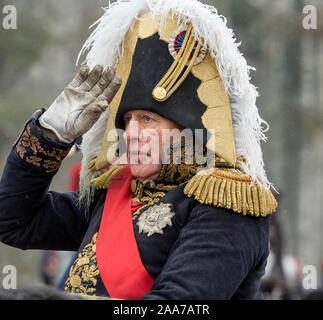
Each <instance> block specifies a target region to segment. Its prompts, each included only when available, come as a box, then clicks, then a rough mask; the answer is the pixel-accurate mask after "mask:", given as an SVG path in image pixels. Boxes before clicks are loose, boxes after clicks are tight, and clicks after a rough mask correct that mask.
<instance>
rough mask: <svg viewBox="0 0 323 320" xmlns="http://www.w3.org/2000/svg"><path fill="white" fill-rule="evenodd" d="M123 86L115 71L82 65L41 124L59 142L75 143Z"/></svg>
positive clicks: (41, 120)
mask: <svg viewBox="0 0 323 320" xmlns="http://www.w3.org/2000/svg"><path fill="white" fill-rule="evenodd" d="M120 86H121V79H120V78H118V77H116V76H115V74H114V72H113V70H112V69H111V68H107V69H106V70H103V67H102V66H101V65H96V66H95V67H94V68H93V69H92V71H90V68H89V67H88V66H82V67H81V69H80V71H79V72H78V73H77V75H76V76H75V78H74V79H73V80H72V82H71V83H70V84H69V85H68V86H67V87H66V88H65V89H64V91H63V92H62V93H61V94H60V95H59V96H58V98H57V99H56V100H55V102H54V103H53V104H52V105H51V106H50V107H49V108H48V110H46V111H45V112H44V113H43V114H42V115H41V117H40V118H39V124H40V125H41V127H43V128H45V129H49V130H50V131H52V132H53V133H54V134H55V135H56V137H57V139H58V141H60V142H64V143H71V142H73V141H74V140H75V139H77V138H78V137H80V136H81V135H83V134H84V133H86V132H87V131H88V130H90V129H91V127H92V126H93V125H94V123H95V122H96V121H97V120H98V119H99V117H100V115H101V113H102V112H103V111H104V110H106V108H107V107H108V106H109V103H110V102H111V101H112V99H113V97H114V96H115V94H116V93H117V91H118V90H119V88H120ZM45 132H48V131H47V130H45ZM49 137H50V136H49ZM50 138H51V137H50Z"/></svg>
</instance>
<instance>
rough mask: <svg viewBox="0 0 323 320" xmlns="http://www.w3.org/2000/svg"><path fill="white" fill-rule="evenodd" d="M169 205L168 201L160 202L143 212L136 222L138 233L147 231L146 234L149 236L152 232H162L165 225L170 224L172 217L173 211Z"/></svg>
mask: <svg viewBox="0 0 323 320" xmlns="http://www.w3.org/2000/svg"><path fill="white" fill-rule="evenodd" d="M170 207H171V204H170V203H160V204H158V205H157V204H156V205H154V206H152V207H150V208H149V209H147V210H146V211H145V212H143V213H142V214H141V215H140V216H139V219H138V222H137V226H138V227H139V233H142V232H145V233H148V235H147V236H148V237H150V236H151V235H152V234H154V233H160V234H162V233H163V229H164V228H165V227H166V226H167V225H169V226H172V217H173V216H174V215H175V213H174V212H172V210H171V208H170Z"/></svg>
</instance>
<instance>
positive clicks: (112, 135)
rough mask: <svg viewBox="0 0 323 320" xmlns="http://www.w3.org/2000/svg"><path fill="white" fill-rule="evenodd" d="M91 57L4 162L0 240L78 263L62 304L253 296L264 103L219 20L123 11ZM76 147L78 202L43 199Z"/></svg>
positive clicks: (189, 8)
mask: <svg viewBox="0 0 323 320" xmlns="http://www.w3.org/2000/svg"><path fill="white" fill-rule="evenodd" d="M84 50H88V55H87V57H86V60H85V63H86V64H87V65H88V66H89V67H88V66H83V67H82V68H81V69H80V71H79V73H78V74H77V75H76V77H75V78H74V80H73V81H72V82H71V83H70V84H69V85H68V87H67V88H65V89H64V91H63V92H62V94H61V95H60V96H59V97H58V98H57V99H56V101H55V102H54V103H53V104H52V105H51V106H50V107H49V108H48V109H47V110H46V109H41V110H39V111H37V112H36V113H35V114H34V115H33V116H32V118H31V119H30V120H29V121H28V122H27V124H26V125H25V128H24V130H23V132H22V134H21V135H20V136H19V138H18V139H17V141H16V143H15V144H14V146H13V149H12V151H11V153H10V155H9V157H8V159H7V164H6V167H5V169H4V172H3V175H2V180H1V183H0V240H1V241H2V242H4V243H6V244H8V245H11V246H14V247H18V248H21V249H45V250H48V249H50V250H70V251H74V250H75V251H78V255H77V257H76V260H75V262H74V263H73V265H72V267H71V269H70V272H69V276H68V279H67V280H66V283H65V290H66V291H67V292H72V293H80V294H87V295H97V296H107V297H112V298H116V299H251V298H253V297H254V296H255V294H256V291H257V289H258V287H259V285H260V279H261V276H262V275H263V274H264V269H265V265H266V260H267V256H268V253H269V230H268V229H269V217H270V214H271V213H272V212H274V211H275V209H276V206H277V203H276V201H275V199H274V197H273V195H272V193H271V192H270V183H269V182H268V180H267V178H266V175H265V171H264V168H263V161H262V153H261V148H260V140H262V139H265V136H264V134H263V129H262V127H261V124H262V123H263V120H262V119H261V118H260V116H259V115H258V111H257V107H256V105H255V101H256V97H257V91H256V89H255V87H254V86H253V85H252V84H250V82H249V69H250V67H248V65H247V64H246V61H245V59H244V58H243V56H242V55H241V54H240V52H239V51H238V49H237V45H236V43H235V40H234V38H233V34H232V32H231V30H230V29H228V28H227V27H226V23H225V20H224V18H223V17H222V16H219V15H218V14H217V12H216V10H215V9H214V8H213V7H209V6H206V5H203V4H201V3H200V2H198V1H196V0H189V1H175V0H166V1H150V0H146V1H142V0H140V1H139V0H138V1H137V0H136V1H117V2H115V3H113V4H112V5H110V7H109V8H108V9H107V10H106V12H105V14H104V15H103V17H102V18H101V19H100V20H99V23H98V26H97V28H96V30H95V31H94V32H93V34H92V35H91V36H90V38H89V39H88V41H87V42H86V44H85V46H84ZM108 66H111V68H110V67H108ZM174 130H175V131H174ZM176 130H177V131H176ZM184 131H185V132H186V133H187V132H192V133H193V134H192V135H191V136H190V137H189V138H187V136H185V137H184V135H183V132H184ZM120 132H121V133H123V135H121V134H120ZM165 132H166V134H165ZM173 132H179V133H180V135H179V136H177V137H176V135H173V134H172V133H173ZM80 136H83V142H82V146H81V148H82V152H83V160H82V170H81V178H80V191H79V192H67V193H66V192H65V193H59V192H54V191H48V188H49V186H50V183H51V180H52V178H53V176H54V175H55V174H56V173H57V171H58V169H59V167H60V164H61V161H62V160H63V158H64V157H65V156H66V155H67V153H68V151H69V150H70V148H71V147H72V146H73V143H74V142H75V140H76V139H77V138H78V137H80ZM164 137H166V138H167V139H168V140H169V141H170V143H166V142H165V140H163V138H164ZM183 137H184V138H183ZM124 146H126V149H125V148H124ZM125 159H126V161H125Z"/></svg>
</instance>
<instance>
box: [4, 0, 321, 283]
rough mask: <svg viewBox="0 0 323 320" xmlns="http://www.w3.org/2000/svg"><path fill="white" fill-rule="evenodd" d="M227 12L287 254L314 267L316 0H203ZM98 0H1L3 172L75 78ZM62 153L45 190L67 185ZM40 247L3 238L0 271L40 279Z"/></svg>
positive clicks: (317, 254)
mask: <svg viewBox="0 0 323 320" xmlns="http://www.w3.org/2000/svg"><path fill="white" fill-rule="evenodd" d="M202 2H204V3H208V4H212V5H214V6H215V7H217V8H218V11H219V12H220V13H221V14H223V15H224V16H225V17H226V18H227V21H228V22H227V23H228V26H229V27H230V28H232V29H233V30H234V32H235V34H236V37H237V42H241V46H240V50H241V51H242V52H243V54H244V56H245V57H246V59H247V61H248V64H249V65H251V66H253V67H255V68H256V69H257V71H256V72H252V73H251V77H252V82H253V84H255V85H256V86H257V87H258V90H259V93H260V97H259V99H258V108H259V112H260V115H261V116H262V117H263V118H264V119H265V120H266V121H267V122H268V123H269V125H270V130H269V131H268V132H267V136H268V142H267V143H265V144H263V153H264V162H265V165H266V170H267V174H268V177H269V179H270V181H272V182H273V183H274V185H275V187H276V189H277V190H278V191H279V192H280V195H279V216H277V217H278V219H279V220H280V222H281V224H282V230H283V239H284V248H283V249H284V252H285V253H286V254H292V255H296V256H298V257H299V258H300V259H301V261H302V263H303V264H304V265H307V264H310V265H314V266H316V267H317V269H318V270H319V266H320V261H321V260H322V259H323V246H322V243H323V234H322V229H323V212H322V211H323V209H322V208H323V197H322V190H323V148H322V139H323V125H322V124H323V90H322V89H323V3H322V1H319V0H312V1H310V2H308V1H304V0H283V1H280V0H272V1H265V0H225V1H224V0H208V1H202ZM107 3H108V1H103V0H92V1H87V0H65V1H64V2H57V1H55V0H46V1H41V0H28V1H23V0H16V1H9V0H1V1H0V8H1V9H2V8H3V7H4V6H5V5H7V4H13V5H15V6H16V8H17V12H18V29H17V30H7V31H6V30H3V28H1V26H0V70H1V72H0V172H2V170H3V166H4V163H5V160H6V157H7V154H8V152H9V150H10V148H11V146H12V143H13V142H14V140H15V139H16V137H17V136H18V134H19V132H20V131H21V129H22V127H23V125H24V123H25V121H26V120H27V119H28V118H29V117H30V115H31V114H32V113H33V112H34V111H35V110H37V109H38V108H39V107H48V106H49V104H50V103H51V102H52V101H53V100H54V99H55V98H56V97H57V95H58V94H59V93H60V91H61V90H62V89H63V88H64V87H65V85H66V84H67V83H68V82H69V81H70V80H71V79H72V78H73V76H74V74H75V73H76V72H77V70H78V67H77V66H75V62H76V57H77V54H78V52H79V50H80V48H81V46H82V44H83V42H84V41H85V40H86V38H87V37H88V35H89V34H90V32H91V30H89V29H88V26H89V25H90V24H91V23H92V22H94V21H95V20H97V19H98V18H99V17H100V16H101V14H102V9H101V7H104V6H106V5H107ZM307 4H312V5H315V7H316V8H317V14H318V18H317V21H318V28H317V30H306V29H304V28H303V25H302V21H303V18H304V16H305V15H304V14H303V13H302V11H303V7H304V6H305V5H307ZM74 160H75V159H73V158H72V159H66V160H65V161H64V163H63V165H62V168H61V170H60V171H59V173H58V174H57V176H56V177H55V179H54V181H53V184H52V186H51V188H52V189H54V190H59V191H64V188H65V186H66V172H67V167H68V165H69V163H70V162H71V161H74ZM39 257H40V252H38V251H30V252H21V251H20V250H17V249H12V248H9V247H7V246H5V245H1V244H0V271H1V269H2V267H3V266H4V265H7V264H13V265H15V266H16V267H17V269H18V285H19V284H20V285H24V284H27V283H31V282H37V281H40V280H39V274H38V270H37V266H36V265H35V261H39Z"/></svg>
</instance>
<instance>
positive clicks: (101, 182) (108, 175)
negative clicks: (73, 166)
mask: <svg viewBox="0 0 323 320" xmlns="http://www.w3.org/2000/svg"><path fill="white" fill-rule="evenodd" d="M123 167H124V165H118V166H114V167H112V168H110V169H108V170H107V171H106V172H104V173H103V174H101V175H100V176H99V177H97V178H95V179H93V180H92V181H91V184H94V185H95V188H96V189H107V188H108V187H109V183H110V181H111V179H112V177H114V176H115V175H116V174H117V173H118V172H119V171H120V170H121V169H122V168H123Z"/></svg>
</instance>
